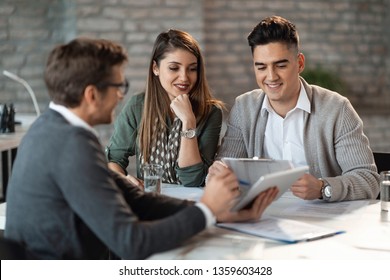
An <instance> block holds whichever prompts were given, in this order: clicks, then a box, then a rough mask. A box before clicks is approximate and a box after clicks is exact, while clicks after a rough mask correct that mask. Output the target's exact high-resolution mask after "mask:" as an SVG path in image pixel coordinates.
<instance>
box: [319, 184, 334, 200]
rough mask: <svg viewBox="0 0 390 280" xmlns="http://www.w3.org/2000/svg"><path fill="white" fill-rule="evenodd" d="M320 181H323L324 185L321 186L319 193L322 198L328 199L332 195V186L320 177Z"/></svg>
mask: <svg viewBox="0 0 390 280" xmlns="http://www.w3.org/2000/svg"><path fill="white" fill-rule="evenodd" d="M320 180H321V181H322V182H324V185H323V186H322V188H321V195H322V199H323V200H330V198H331V197H332V186H331V185H329V184H328V183H327V182H326V181H324V180H322V179H320Z"/></svg>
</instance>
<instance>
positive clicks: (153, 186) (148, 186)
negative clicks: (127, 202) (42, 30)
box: [142, 164, 164, 193]
mask: <svg viewBox="0 0 390 280" xmlns="http://www.w3.org/2000/svg"><path fill="white" fill-rule="evenodd" d="M142 168H143V172H144V189H145V192H156V193H161V177H162V174H163V171H164V170H163V167H162V166H161V165H160V164H145V165H143V167H142Z"/></svg>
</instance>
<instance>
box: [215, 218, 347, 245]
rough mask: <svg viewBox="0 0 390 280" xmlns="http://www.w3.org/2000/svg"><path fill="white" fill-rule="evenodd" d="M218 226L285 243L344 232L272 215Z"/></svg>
mask: <svg viewBox="0 0 390 280" xmlns="http://www.w3.org/2000/svg"><path fill="white" fill-rule="evenodd" d="M218 226H219V227H223V228H226V229H231V230H235V231H239V232H243V233H248V234H251V235H256V236H259V237H264V238H269V239H273V240H278V241H283V242H287V243H297V242H302V241H313V240H317V239H321V238H325V237H330V236H333V235H336V234H340V233H344V231H342V230H333V229H330V228H325V227H320V226H315V225H311V224H308V223H303V222H298V221H294V220H288V219H280V218H274V217H263V218H262V219H261V220H260V221H256V222H251V223H220V224H218Z"/></svg>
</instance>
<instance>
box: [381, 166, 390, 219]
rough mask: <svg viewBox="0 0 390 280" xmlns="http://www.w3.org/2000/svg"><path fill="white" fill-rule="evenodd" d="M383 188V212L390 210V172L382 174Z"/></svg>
mask: <svg viewBox="0 0 390 280" xmlns="http://www.w3.org/2000/svg"><path fill="white" fill-rule="evenodd" d="M380 188H381V209H382V211H389V210H390V171H382V172H381V173H380Z"/></svg>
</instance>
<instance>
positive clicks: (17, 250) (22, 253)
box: [0, 237, 27, 260]
mask: <svg viewBox="0 0 390 280" xmlns="http://www.w3.org/2000/svg"><path fill="white" fill-rule="evenodd" d="M26 258H27V254H26V249H25V248H24V247H23V245H21V244H19V243H18V242H15V241H13V240H11V239H7V238H5V237H0V259H1V260H25V259H26Z"/></svg>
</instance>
